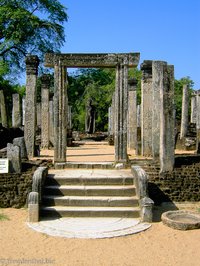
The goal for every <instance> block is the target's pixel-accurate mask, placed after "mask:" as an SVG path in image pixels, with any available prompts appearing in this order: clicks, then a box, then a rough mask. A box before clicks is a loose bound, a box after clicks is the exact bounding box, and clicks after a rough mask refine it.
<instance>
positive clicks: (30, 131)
mask: <svg viewBox="0 0 200 266" xmlns="http://www.w3.org/2000/svg"><path fill="white" fill-rule="evenodd" d="M38 65H39V59H38V57H37V56H35V55H32V56H31V55H30V56H27V57H26V101H25V121H24V138H25V143H26V149H27V154H28V157H29V158H30V157H33V156H34V154H35V129H36V81H37V74H38Z"/></svg>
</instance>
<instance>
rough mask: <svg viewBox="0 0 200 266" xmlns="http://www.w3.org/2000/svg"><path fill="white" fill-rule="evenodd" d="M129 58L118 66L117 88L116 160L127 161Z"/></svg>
mask: <svg viewBox="0 0 200 266" xmlns="http://www.w3.org/2000/svg"><path fill="white" fill-rule="evenodd" d="M127 63H128V59H127V58H126V57H125V58H124V61H123V63H120V64H118V65H117V67H116V88H115V162H122V163H126V162H127V160H128V157H127V111H128V64H127Z"/></svg>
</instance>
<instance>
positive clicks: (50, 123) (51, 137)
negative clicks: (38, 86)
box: [49, 100, 54, 146]
mask: <svg viewBox="0 0 200 266" xmlns="http://www.w3.org/2000/svg"><path fill="white" fill-rule="evenodd" d="M53 124H54V122H53V100H50V101H49V140H50V142H51V144H52V145H53V146H54V126H53Z"/></svg>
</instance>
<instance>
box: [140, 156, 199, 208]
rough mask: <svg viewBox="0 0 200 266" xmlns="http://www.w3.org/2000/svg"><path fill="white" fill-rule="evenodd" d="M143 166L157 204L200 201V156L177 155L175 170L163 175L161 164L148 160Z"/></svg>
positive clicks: (150, 192) (150, 190)
mask: <svg viewBox="0 0 200 266" xmlns="http://www.w3.org/2000/svg"><path fill="white" fill-rule="evenodd" d="M135 164H136V163H135ZM142 167H143V169H144V170H145V171H146V172H147V173H148V175H149V182H148V188H149V197H150V198H151V199H152V200H153V201H154V202H155V204H156V205H158V204H160V203H162V202H170V201H173V202H183V201H191V202H192V201H200V156H196V155H194V156H181V157H177V158H176V159H175V168H174V171H173V172H172V173H165V174H162V175H160V174H159V170H160V168H159V165H158V164H156V163H153V162H152V161H146V162H145V163H143V165H142Z"/></svg>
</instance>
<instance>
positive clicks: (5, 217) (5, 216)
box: [0, 213, 9, 221]
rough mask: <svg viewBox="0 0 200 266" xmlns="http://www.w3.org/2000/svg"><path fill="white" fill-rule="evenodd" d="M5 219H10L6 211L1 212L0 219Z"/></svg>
mask: <svg viewBox="0 0 200 266" xmlns="http://www.w3.org/2000/svg"><path fill="white" fill-rule="evenodd" d="M5 220H9V218H8V216H7V215H5V214H4V213H0V221H5Z"/></svg>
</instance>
